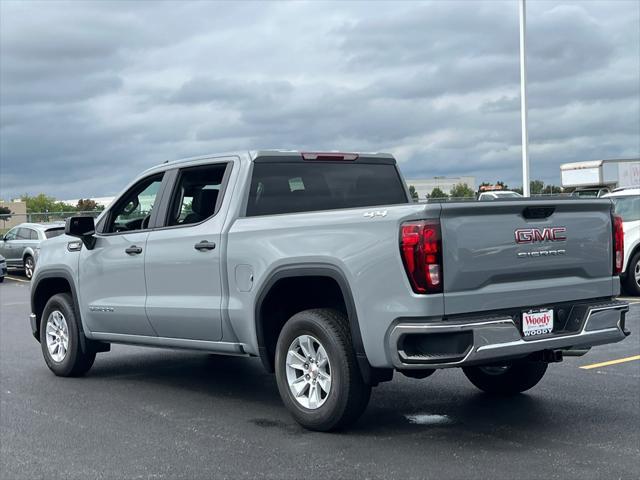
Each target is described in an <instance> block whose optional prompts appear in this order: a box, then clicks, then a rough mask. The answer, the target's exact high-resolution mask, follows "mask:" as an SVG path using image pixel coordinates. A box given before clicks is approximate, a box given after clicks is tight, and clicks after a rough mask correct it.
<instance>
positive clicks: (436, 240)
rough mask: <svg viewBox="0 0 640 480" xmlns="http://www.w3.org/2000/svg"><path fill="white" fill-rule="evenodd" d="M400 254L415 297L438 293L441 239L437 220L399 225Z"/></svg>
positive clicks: (439, 289) (440, 281) (440, 286)
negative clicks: (416, 295)
mask: <svg viewBox="0 0 640 480" xmlns="http://www.w3.org/2000/svg"><path fill="white" fill-rule="evenodd" d="M400 253H401V255H402V262H403V263H404V269H405V270H406V272H407V276H408V277H409V282H410V283H411V288H412V289H413V291H414V292H415V293H442V285H443V276H442V274H443V272H442V235H441V232H440V222H439V221H438V220H419V221H414V222H406V223H403V224H402V225H401V226H400Z"/></svg>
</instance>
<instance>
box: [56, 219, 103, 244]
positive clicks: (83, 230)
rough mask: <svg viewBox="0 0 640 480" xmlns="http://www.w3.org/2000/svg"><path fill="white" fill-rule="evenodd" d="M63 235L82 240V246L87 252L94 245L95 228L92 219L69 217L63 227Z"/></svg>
mask: <svg viewBox="0 0 640 480" xmlns="http://www.w3.org/2000/svg"><path fill="white" fill-rule="evenodd" d="M64 233H66V234H67V235H69V236H71V237H77V238H79V239H80V240H82V243H84V246H85V247H87V248H88V249H89V250H91V249H93V247H94V246H95V244H96V237H95V236H94V235H95V233H96V226H95V223H94V219H93V217H71V218H68V219H67V222H66V224H65V226H64Z"/></svg>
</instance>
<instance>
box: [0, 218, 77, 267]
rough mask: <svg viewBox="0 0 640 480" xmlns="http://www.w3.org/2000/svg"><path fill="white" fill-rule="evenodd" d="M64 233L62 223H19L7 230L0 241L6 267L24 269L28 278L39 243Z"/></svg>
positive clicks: (34, 264)
mask: <svg viewBox="0 0 640 480" xmlns="http://www.w3.org/2000/svg"><path fill="white" fill-rule="evenodd" d="M63 233H64V223H21V224H20V225H18V226H17V227H13V228H12V229H11V230H9V231H8V232H7V233H6V234H5V236H4V237H3V238H2V241H1V242H0V254H1V255H2V256H4V257H5V259H6V262H7V267H9V268H20V269H24V274H25V276H26V277H27V278H28V279H31V277H32V276H33V270H34V269H35V267H36V261H37V259H38V252H39V249H40V243H41V242H43V241H44V240H46V239H48V238H53V237H57V236H58V235H61V234H63Z"/></svg>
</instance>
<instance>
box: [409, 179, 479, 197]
mask: <svg viewBox="0 0 640 480" xmlns="http://www.w3.org/2000/svg"><path fill="white" fill-rule="evenodd" d="M460 183H466V184H467V186H468V187H469V188H471V189H472V190H473V191H474V192H475V191H476V177H471V176H465V177H433V178H408V179H407V185H413V187H414V188H415V189H416V192H418V197H419V198H420V200H424V199H425V198H427V195H429V194H431V192H432V191H433V189H434V188H436V187H437V188H439V189H440V190H442V191H443V192H444V193H446V194H447V195H449V194H450V193H451V190H452V189H453V187H454V186H456V185H458V184H460Z"/></svg>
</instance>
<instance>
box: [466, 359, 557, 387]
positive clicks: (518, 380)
mask: <svg viewBox="0 0 640 480" xmlns="http://www.w3.org/2000/svg"><path fill="white" fill-rule="evenodd" d="M462 370H463V372H464V374H465V375H466V376H467V378H468V379H469V381H470V382H471V383H473V384H474V385H475V386H476V387H478V388H479V389H480V390H482V391H484V392H487V393H492V394H496V395H515V394H517V393H521V392H524V391H526V390H529V389H530V388H533V387H534V386H536V385H537V384H538V382H539V381H540V380H542V377H544V374H545V372H546V371H547V364H546V363H543V362H530V361H526V360H518V361H514V362H509V363H504V364H500V365H491V366H484V367H466V368H463V369H462Z"/></svg>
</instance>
